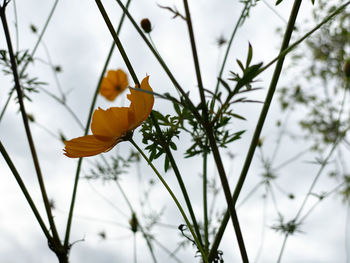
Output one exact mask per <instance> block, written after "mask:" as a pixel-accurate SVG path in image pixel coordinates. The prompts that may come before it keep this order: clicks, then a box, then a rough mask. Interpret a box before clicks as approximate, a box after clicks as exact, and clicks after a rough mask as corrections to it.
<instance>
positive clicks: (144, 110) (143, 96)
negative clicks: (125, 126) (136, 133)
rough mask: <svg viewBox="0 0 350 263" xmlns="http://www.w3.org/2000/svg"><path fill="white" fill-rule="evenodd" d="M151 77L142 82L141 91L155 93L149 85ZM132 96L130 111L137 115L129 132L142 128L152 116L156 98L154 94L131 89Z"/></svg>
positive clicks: (129, 95) (131, 123)
mask: <svg viewBox="0 0 350 263" xmlns="http://www.w3.org/2000/svg"><path fill="white" fill-rule="evenodd" d="M148 79H149V76H147V77H145V78H144V79H143V80H142V82H141V89H143V90H147V91H151V92H153V90H152V88H151V86H150V85H149V84H148ZM130 92H131V94H128V99H129V100H130V101H131V104H130V110H132V111H133V112H134V114H135V119H134V120H133V121H132V122H130V123H129V130H133V129H135V128H136V127H138V126H140V125H141V123H142V122H143V121H144V120H146V119H147V117H148V115H150V113H151V111H152V108H153V103H154V97H153V95H152V94H149V93H146V92H142V91H138V90H135V89H130Z"/></svg>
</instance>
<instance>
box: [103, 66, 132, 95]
mask: <svg viewBox="0 0 350 263" xmlns="http://www.w3.org/2000/svg"><path fill="white" fill-rule="evenodd" d="M128 84H129V83H128V76H127V75H126V73H125V72H124V71H123V70H121V69H118V70H109V71H108V72H107V76H105V77H104V78H103V79H102V82H101V86H100V94H101V95H102V96H103V97H105V98H106V99H107V100H109V101H113V100H114V99H115V98H116V97H117V96H118V95H119V94H120V93H122V92H123V91H124V90H125V89H126V88H127V86H128Z"/></svg>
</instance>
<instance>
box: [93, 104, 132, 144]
mask: <svg viewBox="0 0 350 263" xmlns="http://www.w3.org/2000/svg"><path fill="white" fill-rule="evenodd" d="M129 111H130V109H129V108H127V107H112V108H109V109H107V110H103V109H101V108H98V109H97V110H95V112H94V115H93V116H92V121H91V131H92V134H93V135H94V136H96V137H97V138H98V139H100V140H105V138H114V139H117V138H119V137H120V136H122V135H123V134H124V133H125V132H127V131H128V127H129V114H130V113H129Z"/></svg>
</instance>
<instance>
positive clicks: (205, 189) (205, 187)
mask: <svg viewBox="0 0 350 263" xmlns="http://www.w3.org/2000/svg"><path fill="white" fill-rule="evenodd" d="M207 159H208V154H207V153H206V152H205V153H204V154H203V214H204V220H203V222H204V242H205V252H206V253H208V252H209V233H208V232H209V231H208V230H209V223H208V195H207V194H208V178H207V168H208V167H207Z"/></svg>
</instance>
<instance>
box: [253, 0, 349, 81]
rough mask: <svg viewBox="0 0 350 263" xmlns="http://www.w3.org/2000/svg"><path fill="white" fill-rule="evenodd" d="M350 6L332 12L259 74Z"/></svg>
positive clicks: (344, 5) (343, 6)
mask: <svg viewBox="0 0 350 263" xmlns="http://www.w3.org/2000/svg"><path fill="white" fill-rule="evenodd" d="M349 4H350V1H348V2H346V3H345V4H343V5H341V6H340V7H338V8H337V9H335V11H334V12H332V13H331V14H330V15H329V16H327V17H326V18H325V19H323V20H322V21H321V23H319V24H318V25H317V26H315V27H314V28H313V29H311V30H310V31H309V32H307V33H306V34H305V35H304V36H303V37H301V38H300V39H299V40H297V41H295V42H294V43H293V44H291V45H290V46H289V47H288V48H286V49H285V50H283V51H282V52H280V53H279V54H278V56H277V57H276V58H274V59H273V60H271V62H269V63H268V64H266V66H264V67H262V68H261V69H259V71H258V74H260V73H262V72H263V71H265V70H266V69H268V68H269V67H270V66H271V65H272V64H273V63H275V62H276V61H278V60H279V59H280V58H282V57H285V56H286V55H287V54H288V53H289V52H291V51H292V50H293V49H294V48H296V47H297V46H298V45H299V44H300V43H301V42H303V41H304V40H305V39H306V38H308V37H309V36H311V35H312V34H313V33H315V32H316V31H317V30H318V29H319V28H320V27H322V26H323V25H324V24H326V23H327V22H329V21H330V20H331V19H332V18H334V17H335V16H336V15H338V14H339V13H340V12H341V11H343V9H344V8H345V7H346V6H348V5H349Z"/></svg>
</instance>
